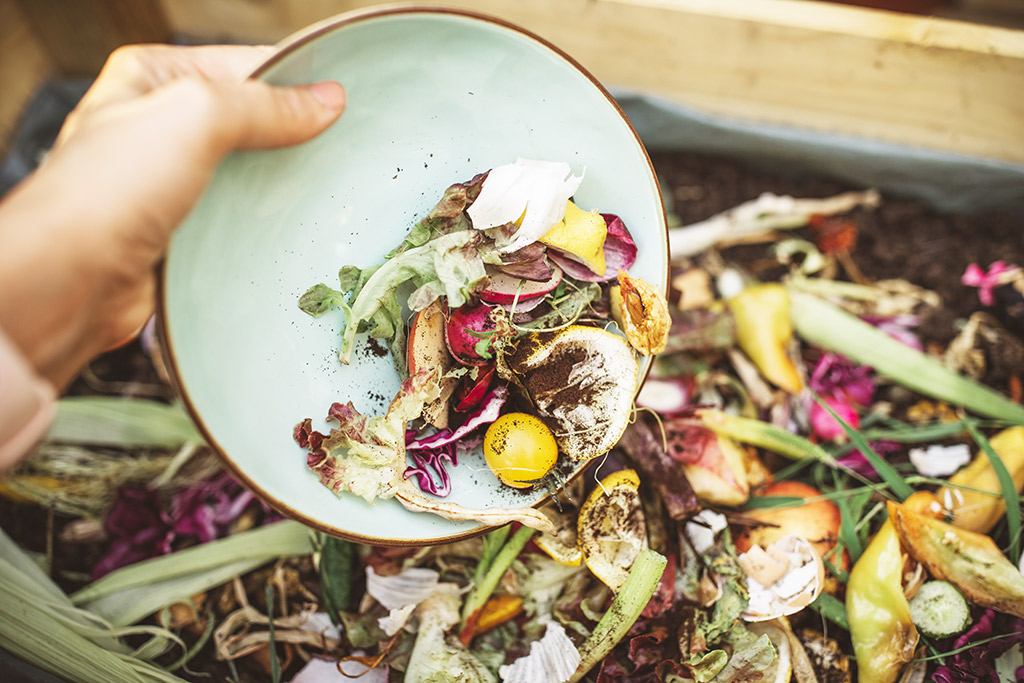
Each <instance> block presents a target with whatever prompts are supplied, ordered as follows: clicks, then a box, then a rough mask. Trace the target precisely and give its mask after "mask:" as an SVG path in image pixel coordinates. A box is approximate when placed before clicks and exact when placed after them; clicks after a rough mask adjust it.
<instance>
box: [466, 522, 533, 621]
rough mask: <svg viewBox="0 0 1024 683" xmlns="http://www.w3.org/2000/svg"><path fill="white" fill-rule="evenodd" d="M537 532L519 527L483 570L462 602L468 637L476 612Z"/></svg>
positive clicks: (497, 531)
mask: <svg viewBox="0 0 1024 683" xmlns="http://www.w3.org/2000/svg"><path fill="white" fill-rule="evenodd" d="M491 533H493V534H496V535H497V536H498V538H501V537H502V535H503V534H508V531H507V530H506V531H504V532H503V531H502V530H501V529H497V530H495V531H492V532H491ZM535 533H537V530H536V529H531V528H530V527H527V526H521V527H519V529H517V530H516V532H515V533H514V534H512V538H510V539H509V540H508V541H506V542H505V545H504V546H502V548H501V550H500V551H499V552H498V553H497V554H496V555H494V559H493V560H492V561H491V562H490V565H489V566H488V567H487V569H486V571H484V572H483V576H482V577H481V578H480V579H479V581H477V582H476V583H474V584H473V587H472V588H471V589H470V591H469V594H468V595H467V596H466V601H465V602H464V603H463V604H462V623H461V624H460V630H461V631H462V632H463V634H466V637H467V638H472V635H473V632H474V630H475V616H476V613H477V612H479V611H480V608H481V607H483V606H484V603H486V602H487V599H488V598H489V597H491V593H493V592H494V589H495V588H497V587H498V582H499V581H501V577H502V576H503V575H504V574H505V572H506V571H507V570H508V568H509V567H511V566H512V562H513V561H514V560H515V559H516V558H517V557H519V553H521V552H522V550H523V548H525V547H526V544H527V543H528V542H529V540H530V539H531V538H533V535H534V534H535ZM485 545H486V544H485Z"/></svg>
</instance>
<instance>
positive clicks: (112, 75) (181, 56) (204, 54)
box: [58, 45, 274, 146]
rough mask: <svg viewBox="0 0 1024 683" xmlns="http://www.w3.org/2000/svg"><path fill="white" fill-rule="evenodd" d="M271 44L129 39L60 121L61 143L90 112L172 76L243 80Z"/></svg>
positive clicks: (270, 50)
mask: <svg viewBox="0 0 1024 683" xmlns="http://www.w3.org/2000/svg"><path fill="white" fill-rule="evenodd" d="M272 54H274V48H273V47H271V46H269V45H202V46H197V47H181V46H174V45H126V46H123V47H120V48H118V49H116V50H114V52H112V53H111V54H110V57H108V58H107V61H106V63H105V64H104V65H103V69H102V70H101V71H100V74H99V76H97V77H96V80H95V82H94V83H93V84H92V86H91V87H90V88H89V90H88V91H87V92H86V93H85V95H84V96H83V97H82V100H81V101H80V102H79V103H78V106H76V107H75V111H74V112H72V114H71V116H69V117H68V120H67V122H66V123H65V125H64V126H63V127H62V129H61V132H60V137H59V139H58V146H59V145H60V144H61V143H62V142H63V141H64V140H65V139H66V138H68V137H69V136H70V135H71V134H72V133H73V132H74V130H75V128H77V127H78V125H79V119H80V118H81V117H83V116H88V115H89V113H90V112H93V111H96V110H99V109H102V108H104V107H107V106H109V105H112V104H115V103H118V102H123V101H126V100H130V99H133V98H136V97H139V96H141V95H145V94H146V93H149V92H152V91H154V90H156V89H158V88H160V87H161V86H164V85H166V84H168V83H170V82H172V81H174V80H177V79H182V78H186V79H187V78H197V79H201V80H206V81H210V82H218V81H226V82H240V81H242V80H244V79H245V78H246V77H247V76H248V75H249V74H251V73H252V72H253V70H255V69H256V67H257V66H259V65H260V64H261V63H263V61H265V60H266V59H267V58H268V57H269V56H270V55H272Z"/></svg>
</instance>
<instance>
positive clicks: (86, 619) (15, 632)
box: [0, 531, 183, 683]
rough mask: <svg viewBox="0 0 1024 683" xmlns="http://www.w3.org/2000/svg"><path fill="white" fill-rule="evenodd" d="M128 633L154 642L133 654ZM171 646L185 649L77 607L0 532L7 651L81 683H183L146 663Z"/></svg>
mask: <svg viewBox="0 0 1024 683" xmlns="http://www.w3.org/2000/svg"><path fill="white" fill-rule="evenodd" d="M129 634H146V635H149V636H151V637H150V638H149V640H148V641H146V642H145V643H143V644H142V645H141V646H139V647H138V648H136V649H135V650H134V651H132V649H131V648H129V647H128V646H127V645H125V644H124V643H123V642H121V640H120V637H121V636H124V635H129ZM172 643H177V644H179V645H182V643H181V641H180V640H178V639H177V638H176V637H175V636H174V634H172V633H170V632H169V631H165V630H164V629H159V628H153V627H139V628H134V629H114V628H112V627H111V626H110V624H108V623H107V622H105V621H103V620H102V619H100V618H99V617H97V616H96V615H94V614H90V613H89V612H87V611H85V610H82V609H78V608H76V607H75V606H74V605H73V604H72V603H71V601H70V600H69V599H68V597H67V596H66V595H65V594H64V592H63V591H61V589H60V588H59V587H58V586H57V585H56V584H55V583H53V582H52V581H51V580H50V579H49V578H48V577H47V576H46V575H45V574H43V572H42V571H41V570H40V569H39V568H38V567H37V566H36V564H35V563H34V562H33V561H32V559H31V558H30V557H28V556H27V555H26V554H25V553H24V551H22V550H21V548H19V547H18V546H17V544H15V543H14V542H13V541H12V540H11V539H10V538H9V537H8V536H7V535H6V534H4V533H3V532H2V531H0V646H2V647H4V648H5V649H6V650H8V651H9V652H11V653H13V654H14V655H16V656H18V657H19V658H21V659H23V660H25V661H27V662H29V663H31V664H33V665H35V666H37V667H39V668H41V669H44V670H46V671H49V672H51V673H53V674H56V675H58V676H61V677H62V678H66V679H68V680H73V681H82V682H83V683H91V682H93V681H95V682H96V683H108V682H109V681H129V680H130V681H165V682H168V683H169V682H173V681H180V680H182V679H180V678H178V677H177V676H174V675H173V674H171V673H168V672H167V671H164V670H162V669H159V668H157V667H155V666H153V665H152V664H150V663H148V662H147V661H145V660H146V659H151V658H154V657H156V656H158V655H160V654H163V653H164V652H166V651H167V649H168V648H169V647H170V646H171V644H172ZM55 644H59V646H55ZM182 646H183V645H182Z"/></svg>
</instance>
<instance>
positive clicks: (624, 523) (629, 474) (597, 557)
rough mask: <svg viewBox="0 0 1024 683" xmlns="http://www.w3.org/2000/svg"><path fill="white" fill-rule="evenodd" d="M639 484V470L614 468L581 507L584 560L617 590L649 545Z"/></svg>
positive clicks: (579, 533) (580, 539) (579, 534)
mask: <svg viewBox="0 0 1024 683" xmlns="http://www.w3.org/2000/svg"><path fill="white" fill-rule="evenodd" d="M639 486H640V478H639V477H638V476H637V474H636V471H635V470H619V471H618V472H613V473H612V474H609V475H608V476H607V477H605V478H604V479H602V480H601V482H600V484H599V485H598V487H597V488H595V489H594V490H593V491H591V493H590V496H588V497H587V501H586V502H585V503H584V504H583V507H582V508H580V514H579V520H578V522H577V527H576V538H577V541H578V543H579V546H580V551H581V552H582V554H583V561H584V562H586V564H587V568H588V569H589V570H590V571H591V573H593V574H594V576H596V577H597V578H598V579H600V580H601V581H603V582H604V583H605V584H607V585H608V587H609V588H611V589H612V590H613V591H618V590H619V589H620V588H622V584H623V583H625V582H626V577H627V576H629V570H630V568H631V567H632V566H633V562H634V561H636V558H637V557H639V556H640V553H642V552H643V551H644V550H645V549H646V548H647V532H646V528H647V527H646V524H645V521H644V511H643V507H642V506H641V505H640V492H639V490H638V488H639Z"/></svg>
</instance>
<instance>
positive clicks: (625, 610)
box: [567, 548, 668, 683]
mask: <svg viewBox="0 0 1024 683" xmlns="http://www.w3.org/2000/svg"><path fill="white" fill-rule="evenodd" d="M667 564H668V560H667V559H666V558H665V556H664V555H661V554H659V553H657V552H655V551H653V550H651V549H650V548H647V549H646V550H644V551H643V552H642V553H640V556H639V557H638V558H636V562H634V563H633V568H632V569H631V570H630V572H629V576H628V577H627V578H626V583H624V584H623V585H622V590H620V591H619V594H618V595H616V596H615V600H613V601H612V604H611V607H609V608H608V611H607V612H605V613H604V616H603V617H601V620H600V621H599V622H597V626H595V627H594V631H593V632H592V633H591V634H590V637H588V638H587V639H586V640H585V641H583V644H582V645H581V646H580V663H579V666H578V667H576V672H575V673H574V674H573V675H572V677H571V678H570V679H569V680H568V682H567V683H576V682H577V681H579V680H580V679H582V678H583V677H584V676H585V675H586V674H587V672H588V671H590V670H591V669H592V668H593V667H594V665H596V664H597V663H598V662H600V661H601V660H602V659H604V658H605V657H606V656H607V655H608V653H609V652H611V651H612V649H613V648H614V647H615V646H616V645H618V643H619V641H620V640H622V638H623V636H625V635H626V633H627V632H629V629H630V628H632V627H633V624H634V623H636V620H637V618H639V616H640V613H641V612H642V611H643V610H644V607H646V606H647V603H648V602H650V600H651V596H653V595H654V591H655V590H657V588H658V584H659V583H660V582H661V577H662V574H664V573H665V565H667Z"/></svg>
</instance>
